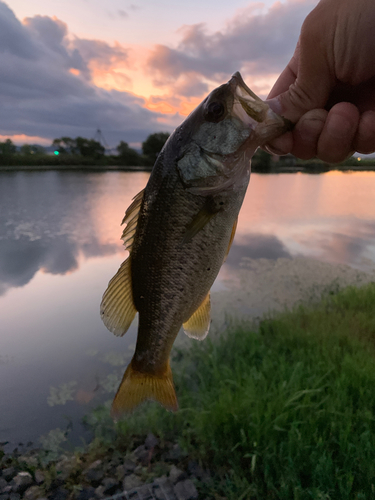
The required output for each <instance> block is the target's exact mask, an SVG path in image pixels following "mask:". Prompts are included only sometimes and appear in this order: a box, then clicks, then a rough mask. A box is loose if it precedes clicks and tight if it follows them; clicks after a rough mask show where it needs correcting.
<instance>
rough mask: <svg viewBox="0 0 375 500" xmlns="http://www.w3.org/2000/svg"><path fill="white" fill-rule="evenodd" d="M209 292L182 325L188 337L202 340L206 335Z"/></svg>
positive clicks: (209, 308) (208, 318) (209, 310)
mask: <svg viewBox="0 0 375 500" xmlns="http://www.w3.org/2000/svg"><path fill="white" fill-rule="evenodd" d="M210 312H211V301H210V292H208V294H207V296H206V298H205V299H204V300H203V302H202V304H201V305H200V306H199V307H198V309H197V310H196V311H195V313H194V314H192V316H190V318H189V319H188V320H187V321H186V322H185V323H184V324H183V325H182V326H183V328H184V332H185V333H186V335H187V336H188V337H191V338H193V339H197V340H203V339H205V338H206V337H207V334H208V330H209V328H210V322H211V316H210Z"/></svg>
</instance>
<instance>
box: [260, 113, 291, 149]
mask: <svg viewBox="0 0 375 500" xmlns="http://www.w3.org/2000/svg"><path fill="white" fill-rule="evenodd" d="M290 129H291V124H290V122H289V121H288V120H285V119H284V118H283V117H282V116H280V115H278V114H276V113H275V112H274V111H272V110H271V109H270V108H269V109H268V111H267V115H266V119H265V120H264V121H263V122H261V123H258V124H257V126H256V127H255V130H254V133H255V135H256V137H257V142H258V144H259V145H260V146H262V145H263V144H265V143H267V142H268V141H271V140H272V139H275V138H276V137H279V136H280V135H282V134H284V133H285V132H288V130H290Z"/></svg>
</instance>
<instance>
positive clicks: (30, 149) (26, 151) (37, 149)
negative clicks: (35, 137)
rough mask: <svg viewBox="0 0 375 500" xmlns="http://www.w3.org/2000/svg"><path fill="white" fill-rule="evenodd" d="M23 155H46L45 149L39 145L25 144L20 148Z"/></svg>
mask: <svg viewBox="0 0 375 500" xmlns="http://www.w3.org/2000/svg"><path fill="white" fill-rule="evenodd" d="M20 153H21V155H25V156H29V155H42V154H44V153H45V149H44V148H43V147H42V146H39V145H38V144H24V145H23V146H21V148H20Z"/></svg>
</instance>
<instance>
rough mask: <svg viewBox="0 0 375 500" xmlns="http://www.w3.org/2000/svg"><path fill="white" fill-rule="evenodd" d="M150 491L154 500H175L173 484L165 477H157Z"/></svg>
mask: <svg viewBox="0 0 375 500" xmlns="http://www.w3.org/2000/svg"><path fill="white" fill-rule="evenodd" d="M152 491H153V494H154V497H155V498H156V500H165V499H166V498H167V499H168V500H176V495H175V494H174V489H173V484H172V483H171V481H170V480H169V479H168V478H166V477H165V476H162V477H158V478H157V479H155V481H154V482H153V483H152Z"/></svg>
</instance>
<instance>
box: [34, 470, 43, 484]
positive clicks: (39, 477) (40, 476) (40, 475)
mask: <svg viewBox="0 0 375 500" xmlns="http://www.w3.org/2000/svg"><path fill="white" fill-rule="evenodd" d="M34 476H35V482H36V484H42V483H44V481H45V479H46V476H45V475H44V472H42V471H41V470H36V471H35V474H34Z"/></svg>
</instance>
